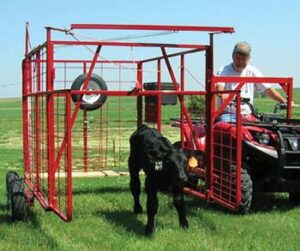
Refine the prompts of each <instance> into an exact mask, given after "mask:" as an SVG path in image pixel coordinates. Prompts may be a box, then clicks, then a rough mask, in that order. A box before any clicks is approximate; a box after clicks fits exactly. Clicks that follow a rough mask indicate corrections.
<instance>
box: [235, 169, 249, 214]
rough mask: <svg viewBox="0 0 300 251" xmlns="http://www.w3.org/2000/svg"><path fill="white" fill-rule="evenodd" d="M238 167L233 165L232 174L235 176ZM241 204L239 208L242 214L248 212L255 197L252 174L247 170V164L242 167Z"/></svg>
mask: <svg viewBox="0 0 300 251" xmlns="http://www.w3.org/2000/svg"><path fill="white" fill-rule="evenodd" d="M235 173H236V167H235V166H234V167H232V176H235ZM241 196H242V198H241V204H240V206H239V208H238V210H237V212H238V213H240V214H246V213H248V212H249V210H250V208H251V204H252V199H253V183H252V179H251V176H250V175H249V173H248V171H247V166H246V165H245V164H243V168H242V169H241Z"/></svg>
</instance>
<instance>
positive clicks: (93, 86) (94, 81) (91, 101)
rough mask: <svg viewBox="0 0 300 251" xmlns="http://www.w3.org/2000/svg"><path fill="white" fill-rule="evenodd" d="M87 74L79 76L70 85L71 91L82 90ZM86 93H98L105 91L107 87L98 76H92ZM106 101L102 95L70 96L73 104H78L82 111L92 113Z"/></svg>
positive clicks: (105, 97)
mask: <svg viewBox="0 0 300 251" xmlns="http://www.w3.org/2000/svg"><path fill="white" fill-rule="evenodd" d="M86 76H87V74H81V75H79V76H78V77H77V78H76V79H75V80H74V81H73V83H72V86H71V90H72V91H74V90H82V87H83V84H84V81H85V79H86ZM86 90H88V91H100V90H107V85H106V83H105V81H104V80H103V79H102V78H101V77H100V76H98V75H96V74H92V75H91V78H90V81H89V83H88V86H87V88H86ZM106 99H107V96H106V95H103V94H89V95H87V94H84V95H80V94H77V95H72V100H73V102H74V103H75V104H77V102H80V108H81V109H82V110H87V111H92V110H96V109H98V108H99V107H101V106H102V105H103V104H104V103H105V101H106Z"/></svg>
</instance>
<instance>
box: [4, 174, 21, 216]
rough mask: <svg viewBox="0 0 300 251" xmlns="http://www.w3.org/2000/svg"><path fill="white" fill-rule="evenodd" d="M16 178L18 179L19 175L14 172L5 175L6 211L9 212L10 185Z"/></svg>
mask: <svg viewBox="0 0 300 251" xmlns="http://www.w3.org/2000/svg"><path fill="white" fill-rule="evenodd" d="M18 178H19V175H18V173H16V172H15V171H8V172H7V174H6V196H7V204H6V205H7V210H11V195H10V184H11V183H12V182H13V181H14V180H16V179H18Z"/></svg>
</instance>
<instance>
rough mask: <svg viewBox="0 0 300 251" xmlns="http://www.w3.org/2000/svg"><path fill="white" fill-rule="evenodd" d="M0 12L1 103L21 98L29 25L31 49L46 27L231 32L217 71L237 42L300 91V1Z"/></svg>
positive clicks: (218, 54) (207, 0)
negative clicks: (193, 27)
mask: <svg viewBox="0 0 300 251" xmlns="http://www.w3.org/2000/svg"><path fill="white" fill-rule="evenodd" d="M0 9H1V15H0V31H1V39H0V52H1V60H0V75H1V78H0V98H9V97H20V96H21V81H22V72H21V62H22V59H23V57H24V50H25V49H24V47H25V23H26V22H29V23H30V28H29V30H30V38H31V44H32V47H35V46H37V45H39V44H41V43H43V42H44V41H45V38H46V33H45V29H44V27H45V26H52V27H60V28H69V27H70V24H72V23H102V24H105V23H111V24H168V25H196V26H230V27H234V29H235V31H236V32H235V33H233V34H230V35H229V34H222V35H218V36H216V39H215V55H214V69H218V68H219V67H221V66H222V65H225V64H228V63H230V62H231V53H232V49H233V47H234V45H235V43H236V42H239V41H247V42H249V43H250V44H251V46H252V55H251V64H252V65H254V66H256V67H257V68H258V69H260V71H261V72H262V73H263V74H264V75H265V76H272V77H293V78H294V86H295V87H300V28H299V27H300V15H299V13H300V1H298V0H285V1H283V0H265V1H262V0H251V1H240V0H227V1H226V0H185V1H182V0H180V1H179V0H173V1H171V0H151V1H142V0H110V1H101V0H85V1H77V0H72V1H64V0H51V1H36V0H26V1H22V0H10V1H1V2H0ZM192 36H194V37H192ZM172 39H173V38H172ZM178 39H179V40H178V41H181V40H182V37H179V38H178ZM133 41H134V40H133ZM172 42H177V41H176V38H175V37H174V40H172ZM184 42H186V43H192V42H195V35H194V34H191V33H189V34H187V35H185V36H184ZM199 42H203V41H199ZM204 42H207V40H204Z"/></svg>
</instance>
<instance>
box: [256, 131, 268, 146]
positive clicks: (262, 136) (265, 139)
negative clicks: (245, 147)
mask: <svg viewBox="0 0 300 251" xmlns="http://www.w3.org/2000/svg"><path fill="white" fill-rule="evenodd" d="M258 142H259V143H261V144H265V145H267V144H269V142H270V135H269V134H267V133H261V134H260V135H259V136H258Z"/></svg>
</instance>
